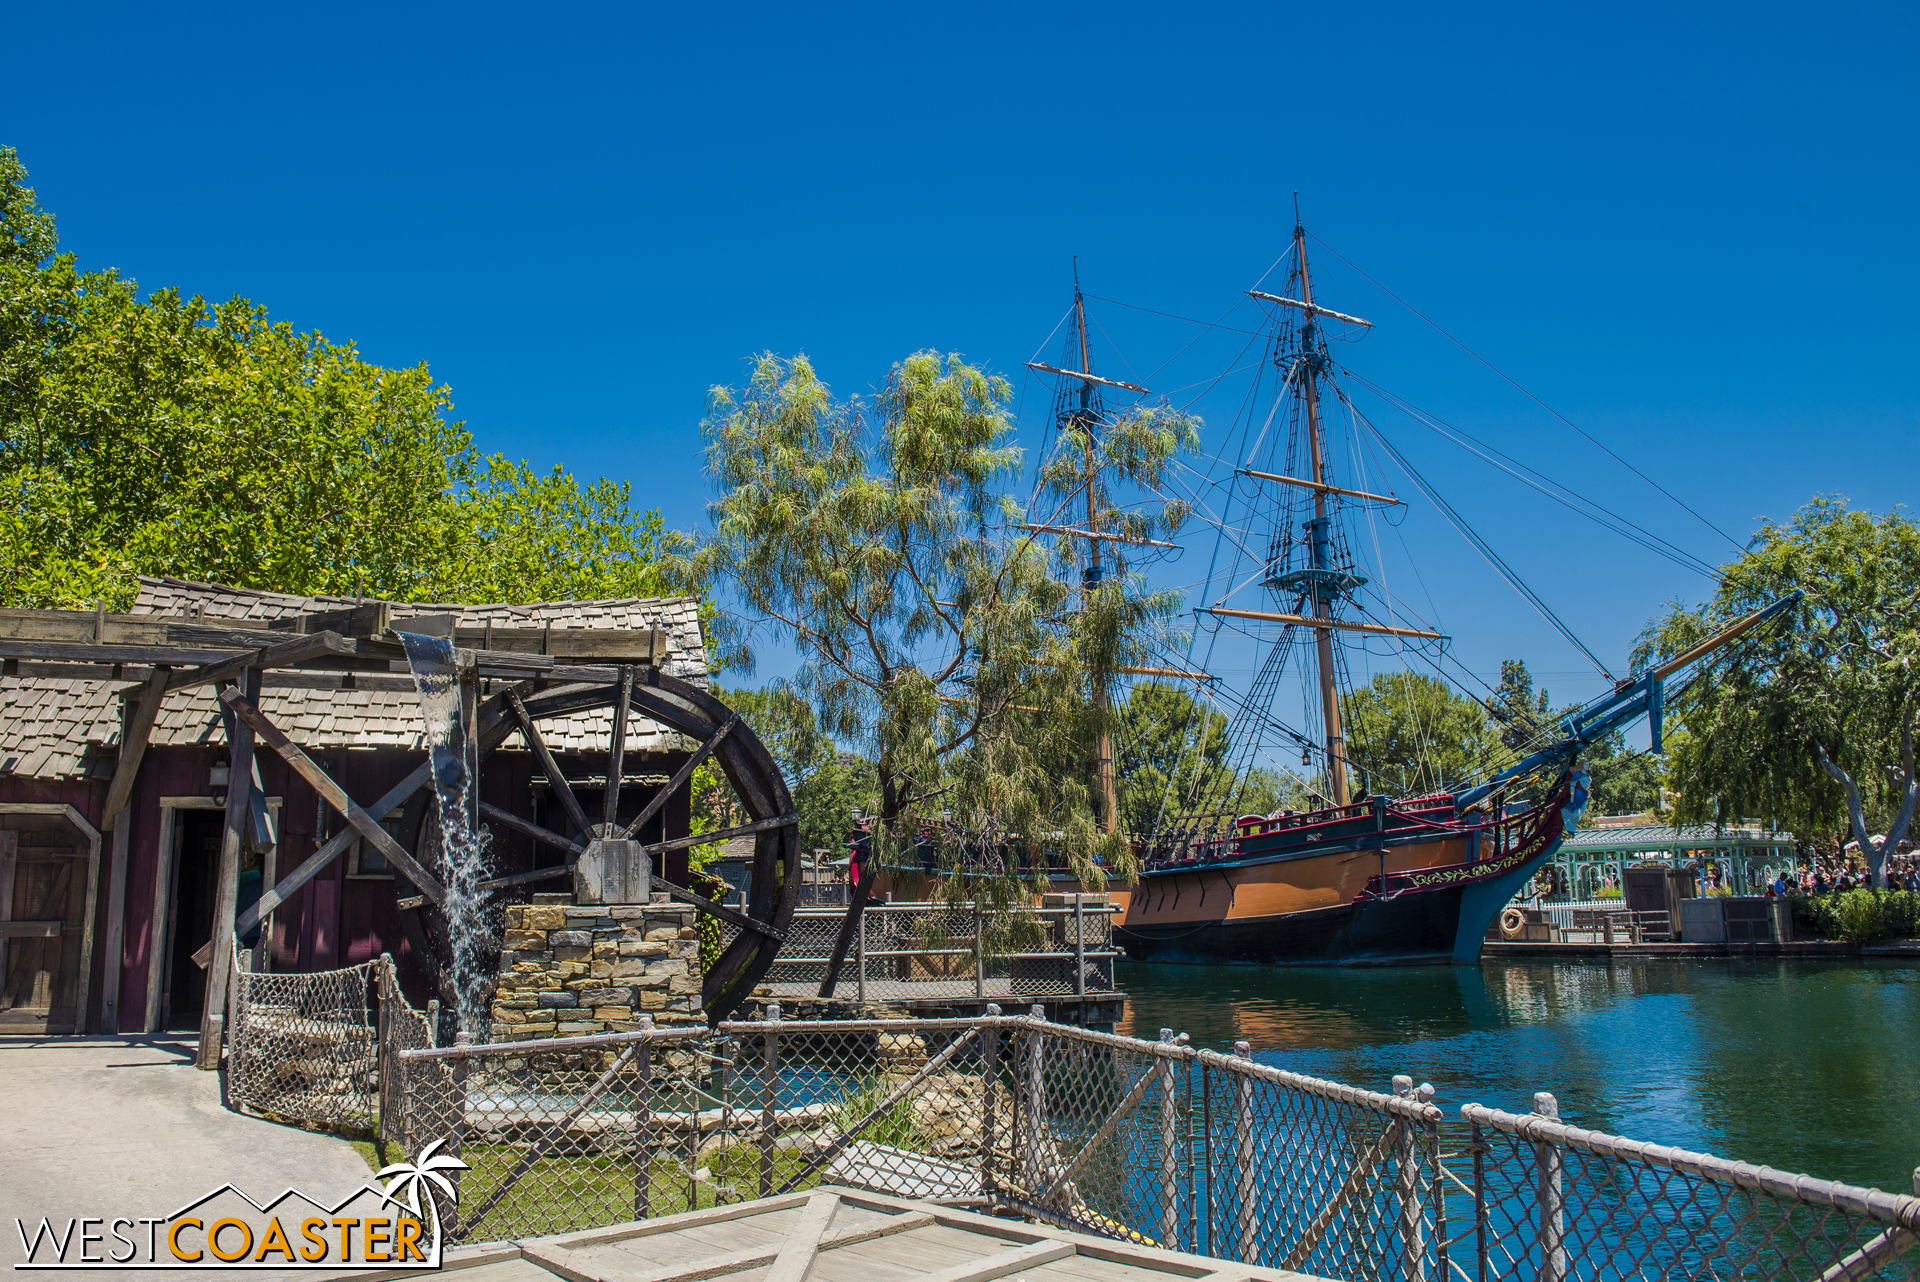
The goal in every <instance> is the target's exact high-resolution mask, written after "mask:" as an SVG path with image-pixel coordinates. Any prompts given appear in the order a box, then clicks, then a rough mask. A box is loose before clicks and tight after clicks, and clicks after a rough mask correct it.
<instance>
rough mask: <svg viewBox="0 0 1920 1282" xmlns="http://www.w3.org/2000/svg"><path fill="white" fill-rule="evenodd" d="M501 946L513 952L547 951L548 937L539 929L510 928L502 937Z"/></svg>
mask: <svg viewBox="0 0 1920 1282" xmlns="http://www.w3.org/2000/svg"><path fill="white" fill-rule="evenodd" d="M500 946H501V948H503V949H506V950H509V951H512V952H534V953H538V952H545V951H546V947H547V937H546V935H545V934H544V933H543V932H541V931H537V930H509V931H508V932H506V934H505V935H503V936H502V937H501V940H500Z"/></svg>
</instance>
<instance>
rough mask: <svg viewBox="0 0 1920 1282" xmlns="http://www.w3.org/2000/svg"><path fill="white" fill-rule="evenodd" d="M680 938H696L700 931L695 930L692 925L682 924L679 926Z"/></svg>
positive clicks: (698, 936)
mask: <svg viewBox="0 0 1920 1282" xmlns="http://www.w3.org/2000/svg"><path fill="white" fill-rule="evenodd" d="M680 938H682V939H698V938H700V932H699V931H697V930H695V929H694V928H693V927H692V926H682V927H681V928H680Z"/></svg>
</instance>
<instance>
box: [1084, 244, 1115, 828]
mask: <svg viewBox="0 0 1920 1282" xmlns="http://www.w3.org/2000/svg"><path fill="white" fill-rule="evenodd" d="M1073 323H1074V326H1075V327H1076V328H1077V329H1078V330H1079V331H1080V372H1081V373H1082V374H1091V373H1093V364H1092V362H1091V361H1090V360H1089V359H1088V355H1087V302H1086V296H1085V295H1084V294H1082V293H1081V292H1080V263H1079V261H1078V260H1077V259H1076V260H1075V262H1074V265H1073ZM1096 417H1097V416H1096V415H1095V414H1094V413H1093V384H1092V383H1090V382H1087V381H1085V380H1084V379H1083V380H1082V381H1081V383H1080V422H1081V430H1082V431H1084V432H1085V433H1086V441H1087V449H1086V489H1087V530H1088V531H1089V534H1090V536H1091V537H1089V538H1088V539H1087V573H1086V577H1085V579H1084V580H1082V584H1081V590H1082V594H1083V595H1084V594H1086V593H1089V592H1092V591H1093V589H1094V588H1095V587H1097V586H1098V585H1099V583H1100V577H1101V574H1102V572H1103V570H1102V567H1101V564H1100V537H1099V536H1100V501H1099V495H1098V489H1099V487H1098V485H1097V484H1096V482H1097V481H1098V479H1099V464H1098V460H1097V458H1096V456H1095V453H1094V448H1093V423H1094V421H1095V419H1096ZM1114 559H1115V560H1116V561H1118V559H1119V554H1118V553H1115V554H1114ZM1107 698H1108V692H1107V682H1106V678H1105V677H1104V676H1103V675H1102V674H1100V673H1098V672H1096V673H1094V674H1093V710H1094V714H1095V716H1096V717H1097V718H1098V720H1099V723H1100V734H1099V738H1098V739H1097V740H1096V741H1095V743H1094V762H1095V786H1096V787H1097V788H1098V790H1099V793H1100V821H1101V825H1102V827H1104V828H1105V830H1106V831H1108V832H1110V833H1111V832H1119V831H1120V803H1119V798H1118V794H1117V792H1116V790H1115V787H1114V780H1113V732H1112V731H1111V730H1110V729H1108V728H1107Z"/></svg>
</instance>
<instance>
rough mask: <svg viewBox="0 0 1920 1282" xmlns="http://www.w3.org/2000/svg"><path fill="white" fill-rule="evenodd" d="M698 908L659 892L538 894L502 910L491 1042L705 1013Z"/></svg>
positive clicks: (693, 1018)
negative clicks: (625, 896) (581, 897)
mask: <svg viewBox="0 0 1920 1282" xmlns="http://www.w3.org/2000/svg"><path fill="white" fill-rule="evenodd" d="M694 914H695V910H694V909H693V908H692V907H690V906H687V905H683V904H676V903H674V902H672V901H671V900H669V899H668V898H667V897H666V896H665V895H656V896H654V902H652V903H650V904H584V905H583V904H576V903H575V902H574V900H573V896H572V895H535V896H534V897H533V902H532V903H531V904H514V905H511V906H510V907H508V909H507V924H506V934H505V936H504V938H503V940H502V948H501V953H500V982H499V986H498V987H497V988H496V989H495V991H494V997H493V1019H492V1028H491V1030H490V1034H491V1037H492V1039H493V1040H494V1041H496V1042H503V1041H527V1040H531V1039H534V1038H541V1037H572V1036H577V1035H581V1034H586V1033H623V1032H628V1031H631V1030H632V1029H635V1028H638V1027H639V1026H640V1024H639V1019H640V1016H642V1015H649V1016H651V1017H652V1018H653V1022H654V1024H655V1025H656V1026H661V1027H664V1026H667V1025H671V1024H695V1023H700V1022H702V1019H701V1013H700V980H701V972H700V937H699V932H698V931H697V930H696V929H695V921H694Z"/></svg>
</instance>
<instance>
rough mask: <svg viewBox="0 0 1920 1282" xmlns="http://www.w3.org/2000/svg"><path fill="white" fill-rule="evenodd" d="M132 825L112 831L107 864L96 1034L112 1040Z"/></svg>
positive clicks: (122, 951)
mask: <svg viewBox="0 0 1920 1282" xmlns="http://www.w3.org/2000/svg"><path fill="white" fill-rule="evenodd" d="M132 832H133V825H132V824H130V823H124V824H121V825H119V826H118V827H116V828H115V829H114V830H113V851H112V854H111V856H110V857H109V859H108V861H107V938H106V942H105V946H104V948H103V949H102V952H103V954H104V956H103V961H102V967H101V981H102V983H101V988H100V1031H101V1032H103V1033H105V1034H107V1036H109V1037H112V1036H114V1035H115V1034H117V1033H118V1032H119V1031H120V980H121V975H120V968H121V966H122V964H123V963H124V960H125V951H126V923H127V864H128V862H129V856H128V849H127V848H128V846H129V844H130V842H129V838H130V837H131V835H132Z"/></svg>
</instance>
